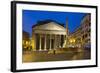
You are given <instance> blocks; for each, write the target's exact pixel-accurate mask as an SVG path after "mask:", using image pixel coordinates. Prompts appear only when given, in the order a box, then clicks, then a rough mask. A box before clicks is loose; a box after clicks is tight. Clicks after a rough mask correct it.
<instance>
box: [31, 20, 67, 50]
mask: <svg viewBox="0 0 100 73" xmlns="http://www.w3.org/2000/svg"><path fill="white" fill-rule="evenodd" d="M64 40H66V28H65V27H64V25H63V24H60V23H58V22H56V21H53V20H44V21H38V22H37V24H36V25H33V26H32V49H33V50H52V49H57V48H61V47H63V44H64Z"/></svg>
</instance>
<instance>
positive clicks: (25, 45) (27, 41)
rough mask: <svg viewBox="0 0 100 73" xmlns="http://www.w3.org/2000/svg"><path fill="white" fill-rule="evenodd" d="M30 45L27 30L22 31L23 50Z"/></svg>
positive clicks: (27, 48)
mask: <svg viewBox="0 0 100 73" xmlns="http://www.w3.org/2000/svg"><path fill="white" fill-rule="evenodd" d="M29 46H30V35H29V33H28V32H26V31H23V40H22V47H23V50H24V51H27V50H29V48H30V47H29Z"/></svg>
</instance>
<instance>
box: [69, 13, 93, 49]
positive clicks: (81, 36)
mask: <svg viewBox="0 0 100 73" xmlns="http://www.w3.org/2000/svg"><path fill="white" fill-rule="evenodd" d="M90 18H91V15H90V14H86V15H85V16H84V17H83V19H82V21H81V24H80V26H79V27H78V28H77V29H76V30H75V31H74V32H73V33H70V35H69V37H68V38H69V46H70V44H71V45H74V46H77V47H87V46H88V47H89V48H90V46H91V35H90V33H91V19H90Z"/></svg>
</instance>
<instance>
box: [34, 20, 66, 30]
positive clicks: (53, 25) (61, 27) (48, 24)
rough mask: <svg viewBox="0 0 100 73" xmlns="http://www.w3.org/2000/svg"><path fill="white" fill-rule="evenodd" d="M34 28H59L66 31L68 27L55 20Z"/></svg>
mask: <svg viewBox="0 0 100 73" xmlns="http://www.w3.org/2000/svg"><path fill="white" fill-rule="evenodd" d="M33 30H59V31H65V30H66V29H65V28H64V27H63V26H62V25H60V24H57V23H55V22H50V23H47V24H42V25H38V26H35V27H34V28H33Z"/></svg>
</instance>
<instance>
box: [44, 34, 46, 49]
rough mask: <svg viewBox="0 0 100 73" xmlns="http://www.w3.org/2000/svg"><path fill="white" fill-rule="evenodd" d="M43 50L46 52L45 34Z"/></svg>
mask: <svg viewBox="0 0 100 73" xmlns="http://www.w3.org/2000/svg"><path fill="white" fill-rule="evenodd" d="M44 50H46V34H45V35H44Z"/></svg>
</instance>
